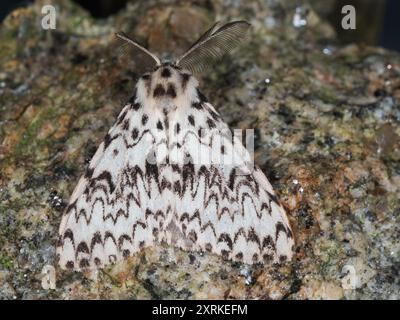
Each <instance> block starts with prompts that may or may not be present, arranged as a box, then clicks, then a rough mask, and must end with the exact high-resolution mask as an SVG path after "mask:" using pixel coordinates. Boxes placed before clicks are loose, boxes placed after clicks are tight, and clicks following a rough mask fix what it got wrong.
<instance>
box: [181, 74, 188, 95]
mask: <svg viewBox="0 0 400 320" xmlns="http://www.w3.org/2000/svg"><path fill="white" fill-rule="evenodd" d="M189 79H190V74H188V73H182V74H181V86H182V91H184V90H185V89H186V86H187V83H188V82H189Z"/></svg>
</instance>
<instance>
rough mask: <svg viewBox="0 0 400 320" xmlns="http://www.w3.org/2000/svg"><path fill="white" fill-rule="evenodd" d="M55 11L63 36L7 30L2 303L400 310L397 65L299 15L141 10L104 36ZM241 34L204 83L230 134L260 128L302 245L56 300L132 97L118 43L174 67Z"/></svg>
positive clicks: (83, 18) (15, 20) (188, 262)
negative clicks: (59, 257) (87, 195)
mask: <svg viewBox="0 0 400 320" xmlns="http://www.w3.org/2000/svg"><path fill="white" fill-rule="evenodd" d="M53 2H54V3H55V6H56V9H57V12H58V13H59V16H58V21H57V29H56V30H43V29H41V28H40V17H41V10H40V9H41V7H42V5H44V4H46V3H45V2H44V1H36V2H35V4H33V5H31V6H28V7H26V8H22V9H17V10H16V11H14V12H12V13H11V14H10V15H9V16H8V17H7V18H6V19H5V20H4V21H3V23H2V26H1V28H0V40H1V41H0V161H1V162H0V168H1V171H0V190H1V193H0V288H1V290H0V298H3V299H14V298H17V299H60V298H61V299H69V298H85V299H98V298H104V299H112V298H133V299H140V298H144V299H151V298H161V299H172V298H180V299H198V298H208V299H213V298H220V299H223V298H229V299H238V298H241V299H254V298H261V299H266V298H272V299H282V298H288V299H305V298H308V299H342V298H348V299H371V298H372V299H376V298H383V299H399V292H400V283H399V269H400V240H399V225H400V224H399V222H400V221H399V220H400V217H399V213H400V201H399V198H400V197H399V193H400V166H399V163H400V162H399V159H400V148H399V147H400V142H399V135H400V126H399V120H400V107H399V106H400V80H399V79H400V78H399V74H400V55H399V54H396V53H393V52H389V51H385V50H383V49H380V48H373V47H360V46H356V45H349V46H345V47H342V46H339V45H338V44H337V41H336V39H335V35H334V32H333V31H332V28H331V27H330V26H329V25H328V24H326V23H324V22H323V21H322V20H321V19H320V18H319V17H318V16H317V14H315V12H314V11H313V10H312V7H311V6H309V5H308V4H307V3H305V2H304V4H302V5H300V6H299V4H298V1H292V0H280V1H273V2H268V3H267V4H263V3H261V2H260V3H259V2H245V1H242V2H239V1H233V2H232V1H229V0H221V1H213V3H212V5H209V4H207V2H202V1H199V2H197V4H196V6H189V5H188V4H184V3H183V4H182V3H181V2H179V1H163V2H162V3H161V4H160V3H158V2H156V1H146V2H144V1H143V2H132V3H128V5H127V7H126V9H125V10H122V11H121V12H119V13H117V14H115V15H113V16H111V17H109V18H107V19H103V20H96V19H93V18H91V17H90V15H89V14H88V13H87V12H85V11H84V10H83V9H81V8H80V7H78V6H76V5H74V4H73V3H72V2H69V1H53ZM296 8H298V9H296ZM295 14H298V15H301V16H300V17H298V19H301V20H302V21H303V22H302V23H300V24H299V23H297V22H296V23H294V19H293V18H294V15H295ZM237 18H243V19H246V20H248V21H249V22H250V23H251V24H252V26H253V28H252V31H251V37H250V41H249V42H248V43H247V44H245V45H244V46H242V47H241V48H240V49H239V50H237V52H236V53H235V55H234V56H232V57H227V59H224V60H223V61H222V62H221V63H220V64H218V66H216V67H215V68H214V69H212V70H211V71H209V72H207V73H205V74H203V75H201V76H200V79H199V80H200V81H201V83H202V87H203V88H204V91H205V94H206V96H208V97H209V99H210V100H211V101H212V103H213V105H215V107H216V108H217V109H218V110H219V111H220V113H221V115H222V117H223V119H225V120H226V121H228V123H229V124H230V125H231V126H232V127H234V128H242V129H246V128H256V137H257V139H256V141H255V144H256V162H257V163H258V164H259V165H261V166H262V168H264V169H265V172H266V173H267V174H269V176H268V178H269V180H270V181H271V183H272V184H273V186H274V188H275V189H276V190H277V191H278V193H279V194H280V196H281V199H282V200H283V202H284V204H285V206H286V208H287V211H288V214H289V216H290V217H289V218H290V220H291V225H292V227H293V229H294V233H295V236H296V243H297V253H296V258H295V260H294V261H293V263H290V264H286V265H283V266H266V267H262V266H256V267H249V266H246V265H240V264H237V263H231V262H226V261H223V260H222V259H220V258H219V257H216V256H212V255H208V254H204V255H202V254H199V253H188V252H184V251H181V250H178V249H174V248H169V247H164V246H160V247H156V248H152V249H146V250H144V251H143V252H141V253H140V254H138V255H137V256H135V257H133V258H132V259H129V260H128V261H127V262H125V263H123V264H121V265H117V266H115V267H110V268H107V269H105V270H103V271H100V272H99V273H98V274H97V278H96V279H94V278H93V277H92V278H91V277H87V276H86V275H84V274H81V273H68V272H61V271H60V270H58V269H56V272H57V274H56V279H57V282H56V289H54V290H52V289H43V288H42V285H41V281H42V277H43V275H42V269H43V268H44V267H46V266H48V265H54V253H55V242H56V239H57V231H58V225H59V222H60V219H61V214H62V210H63V207H64V206H65V202H66V200H67V199H68V197H69V196H70V193H71V192H72V189H73V187H74V186H75V184H76V182H77V180H78V178H79V176H80V175H81V173H83V172H84V169H85V166H86V165H87V163H88V160H90V158H91V156H92V155H93V153H94V151H95V149H96V146H97V145H98V144H99V143H100V141H101V139H102V137H103V136H104V135H105V133H106V132H107V130H108V129H109V127H110V126H111V125H112V124H113V122H114V121H115V118H116V116H117V114H118V113H119V111H120V110H121V108H122V106H123V104H124V102H125V101H126V100H127V99H128V98H129V96H130V93H131V91H132V90H133V87H134V83H135V77H136V76H137V74H136V73H135V69H134V66H130V65H127V64H123V63H121V61H120V60H119V57H118V56H117V54H116V50H115V46H113V34H114V32H115V31H120V30H124V31H126V32H127V33H128V34H131V35H135V37H136V38H137V39H138V40H140V41H141V42H142V43H143V44H145V45H147V46H148V47H149V49H151V50H154V51H159V53H161V54H163V53H167V52H171V53H176V54H179V53H180V52H179V50H184V49H186V48H185V45H188V44H189V43H190V42H191V41H193V40H194V39H195V38H196V37H197V36H198V35H199V32H201V31H202V30H204V29H205V28H206V27H207V26H209V25H210V24H211V23H212V22H213V21H214V20H217V19H218V20H231V19H237ZM188 19H190V21H191V22H192V23H191V25H190V28H191V29H190V30H188V32H185V26H186V25H187V20H188ZM160 26H162V28H161V27H160ZM189 31H190V32H189Z"/></svg>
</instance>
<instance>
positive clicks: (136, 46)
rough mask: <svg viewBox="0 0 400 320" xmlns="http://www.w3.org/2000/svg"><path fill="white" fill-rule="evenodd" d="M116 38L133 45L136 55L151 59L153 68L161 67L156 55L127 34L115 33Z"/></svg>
mask: <svg viewBox="0 0 400 320" xmlns="http://www.w3.org/2000/svg"><path fill="white" fill-rule="evenodd" d="M115 36H116V37H117V38H118V39H121V40H123V41H125V42H126V44H128V45H131V47H132V48H133V49H134V53H135V54H137V55H138V54H140V55H142V56H144V57H145V58H146V57H147V58H150V59H151V61H150V62H149V64H150V65H151V67H154V66H159V65H160V64H161V61H160V59H159V58H158V57H157V56H156V55H155V54H153V53H151V52H150V51H149V50H147V49H146V48H144V47H142V46H141V45H140V44H138V43H137V42H136V41H134V40H132V39H131V38H129V37H128V36H127V35H126V34H125V33H123V32H117V33H115ZM124 49H127V47H126V46H125V45H124Z"/></svg>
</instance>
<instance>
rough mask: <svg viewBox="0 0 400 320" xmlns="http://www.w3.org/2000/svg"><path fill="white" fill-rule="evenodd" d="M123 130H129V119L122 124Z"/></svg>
mask: <svg viewBox="0 0 400 320" xmlns="http://www.w3.org/2000/svg"><path fill="white" fill-rule="evenodd" d="M122 129H123V130H129V119H126V120H125V121H124V122H123V124H122Z"/></svg>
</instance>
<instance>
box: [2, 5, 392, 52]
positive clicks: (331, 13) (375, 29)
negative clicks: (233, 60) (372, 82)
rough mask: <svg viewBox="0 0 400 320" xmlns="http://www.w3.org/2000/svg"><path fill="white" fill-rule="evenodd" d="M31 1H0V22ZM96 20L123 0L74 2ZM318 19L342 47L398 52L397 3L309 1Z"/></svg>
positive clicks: (109, 13) (112, 10)
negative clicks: (353, 25)
mask: <svg viewBox="0 0 400 320" xmlns="http://www.w3.org/2000/svg"><path fill="white" fill-rule="evenodd" d="M31 2H33V1H32V0H0V21H2V20H3V19H4V17H5V16H6V15H7V14H8V13H9V12H10V11H11V10H13V9H15V8H17V7H19V6H24V5H27V4H29V3H31ZM75 2H77V3H80V4H81V5H82V6H83V7H85V8H86V9H88V10H89V11H90V12H91V14H92V15H93V16H94V17H96V18H104V17H107V16H108V15H111V14H113V13H115V12H117V11H118V10H120V9H122V8H124V6H125V3H126V2H127V0H99V1H87V0H86V1H85V0H75ZM310 2H311V3H312V5H313V7H314V9H315V10H316V11H317V12H318V13H319V14H320V16H321V17H323V18H325V19H327V20H329V21H330V22H331V24H332V25H333V26H334V28H335V29H336V31H337V33H338V38H339V41H341V42H342V43H350V42H356V43H366V44H369V45H378V46H382V47H384V48H387V49H391V50H397V51H400V1H399V0H310ZM346 4H351V5H354V7H355V8H356V12H357V30H343V29H342V28H341V23H340V21H341V19H342V17H343V15H342V14H341V8H342V7H343V6H344V5H346Z"/></svg>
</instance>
